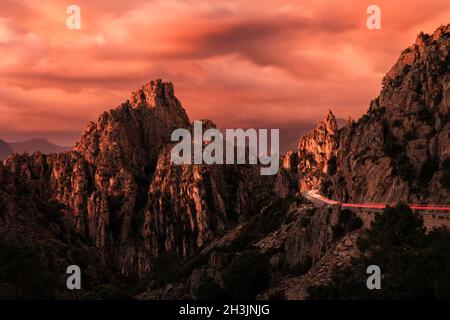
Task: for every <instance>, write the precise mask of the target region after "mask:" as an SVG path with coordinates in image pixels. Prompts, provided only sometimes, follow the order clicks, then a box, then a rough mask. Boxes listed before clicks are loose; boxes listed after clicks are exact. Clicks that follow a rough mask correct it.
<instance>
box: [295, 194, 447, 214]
mask: <svg viewBox="0 0 450 320" xmlns="http://www.w3.org/2000/svg"><path fill="white" fill-rule="evenodd" d="M304 194H305V196H306V198H307V199H308V200H309V201H311V202H313V203H315V204H317V205H332V206H334V205H340V206H342V207H343V208H358V209H372V210H383V209H384V208H386V206H388V205H389V206H393V205H395V204H389V203H345V202H339V201H335V200H331V199H328V198H326V197H324V196H322V195H320V194H319V190H309V191H306V192H305V193H304ZM408 205H409V206H410V208H411V209H413V210H419V211H421V212H418V213H419V214H437V212H435V213H433V211H438V213H439V214H450V206H449V205H436V204H408Z"/></svg>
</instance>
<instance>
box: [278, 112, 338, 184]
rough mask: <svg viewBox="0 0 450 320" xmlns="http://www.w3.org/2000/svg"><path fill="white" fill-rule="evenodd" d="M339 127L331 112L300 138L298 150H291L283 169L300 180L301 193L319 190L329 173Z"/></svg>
mask: <svg viewBox="0 0 450 320" xmlns="http://www.w3.org/2000/svg"><path fill="white" fill-rule="evenodd" d="M337 137H338V125H337V122H336V118H335V117H334V115H333V113H332V112H331V111H329V112H328V114H327V115H326V117H325V119H324V120H323V121H321V122H320V123H319V125H318V126H317V128H316V129H314V131H312V132H311V133H308V134H307V135H305V136H303V137H302V138H300V141H299V143H298V145H297V149H296V150H290V151H288V152H287V153H286V155H285V157H284V159H283V165H282V167H283V168H284V169H285V170H287V171H291V172H292V171H293V172H294V173H295V174H297V175H298V178H299V191H305V190H310V189H317V188H318V187H319V186H320V184H321V182H322V180H323V178H324V177H325V176H326V175H327V173H328V161H329V160H330V158H331V157H332V156H334V155H335V152H336V149H337V145H338V144H337Z"/></svg>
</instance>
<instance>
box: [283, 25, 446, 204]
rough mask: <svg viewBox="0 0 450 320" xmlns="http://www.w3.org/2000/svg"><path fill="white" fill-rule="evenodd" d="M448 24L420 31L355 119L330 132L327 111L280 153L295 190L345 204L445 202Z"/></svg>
mask: <svg viewBox="0 0 450 320" xmlns="http://www.w3.org/2000/svg"><path fill="white" fill-rule="evenodd" d="M449 50H450V26H448V25H447V26H442V27H440V28H438V29H437V30H436V31H435V32H434V33H433V34H432V35H426V34H423V33H421V34H420V35H419V36H418V37H417V40H416V43H415V44H414V45H412V46H411V47H409V48H407V49H406V50H404V51H403V52H402V54H401V55H400V58H399V60H398V61H397V63H396V64H395V65H394V66H393V67H392V69H391V70H390V71H389V72H388V73H387V75H386V76H385V78H384V80H383V88H382V90H381V93H380V96H379V97H377V98H376V99H375V100H374V101H372V102H371V104H370V108H369V111H368V112H367V114H365V115H364V116H363V117H362V118H361V119H359V120H358V121H356V122H355V121H352V122H350V123H349V124H347V125H346V126H344V127H343V128H341V129H339V130H337V127H336V125H335V119H334V116H333V115H332V114H331V113H329V114H328V115H327V116H326V119H325V120H324V121H323V122H322V123H321V124H320V125H319V126H318V128H317V129H316V130H315V131H314V132H313V133H310V134H308V135H306V136H304V137H303V138H301V140H300V142H299V145H298V148H297V149H296V150H295V151H290V152H288V153H287V155H286V157H285V159H284V163H283V166H284V168H286V169H287V170H291V171H292V170H294V171H296V172H298V174H299V179H300V190H301V191H303V190H306V189H312V188H318V187H321V190H322V191H323V193H325V194H327V195H328V196H330V197H332V198H334V199H337V200H343V201H348V202H359V203H364V202H366V203H367V202H388V203H389V202H396V201H400V200H403V201H407V202H408V203H415V202H424V203H448V200H449V192H448V189H447V188H446V187H445V186H444V185H445V183H442V180H443V179H445V177H444V174H445V170H447V169H448V168H447V167H446V166H447V165H446V159H448V158H449V156H450V123H449V120H450V74H449V68H450V57H449Z"/></svg>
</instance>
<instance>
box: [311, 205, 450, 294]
mask: <svg viewBox="0 0 450 320" xmlns="http://www.w3.org/2000/svg"><path fill="white" fill-rule="evenodd" d="M448 243H450V231H449V230H447V229H445V228H441V229H434V230H432V231H431V232H429V233H426V232H425V228H424V226H423V220H422V218H421V217H420V216H418V215H417V214H415V213H413V212H412V211H411V209H410V208H409V207H408V206H406V205H402V204H399V205H397V206H396V207H395V208H389V207H388V208H386V209H385V210H384V211H383V213H382V214H377V215H376V217H375V220H374V222H373V223H372V228H371V229H370V230H369V231H368V232H367V234H366V235H365V236H364V237H362V238H360V239H359V241H358V247H359V248H360V250H362V254H361V255H360V256H359V257H357V258H355V259H354V260H352V262H351V264H350V266H349V267H346V268H344V269H335V275H334V277H333V279H332V281H331V282H330V283H328V284H326V285H321V286H313V287H311V288H310V289H309V290H308V291H309V294H310V295H309V299H320V300H323V299H390V300H393V299H402V300H404V299H427V300H428V299H446V300H448V299H450V273H449V272H448V270H450V246H448ZM369 265H377V266H379V267H380V269H381V271H382V275H383V277H382V284H381V290H368V289H367V287H366V280H367V273H366V269H367V267H368V266H369Z"/></svg>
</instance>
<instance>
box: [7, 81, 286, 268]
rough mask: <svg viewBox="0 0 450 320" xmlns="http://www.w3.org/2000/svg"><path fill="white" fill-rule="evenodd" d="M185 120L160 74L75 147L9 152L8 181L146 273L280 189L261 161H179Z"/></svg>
mask: <svg viewBox="0 0 450 320" xmlns="http://www.w3.org/2000/svg"><path fill="white" fill-rule="evenodd" d="M211 125H212V124H211ZM177 128H191V124H190V122H189V119H188V117H187V115H186V113H185V111H184V109H183V108H182V106H181V103H180V102H179V101H178V99H177V98H176V97H175V96H174V91H173V86H172V84H170V83H164V82H162V81H161V80H158V81H152V82H150V83H148V84H146V85H145V86H144V87H142V88H141V89H140V90H139V91H137V92H135V93H133V95H132V97H131V99H130V100H128V101H127V102H125V103H123V104H122V105H121V106H119V107H118V108H116V109H112V110H110V111H108V112H105V113H103V114H102V115H101V116H100V117H99V119H98V121H97V122H96V123H93V122H92V123H90V124H89V126H88V128H87V129H86V131H85V133H84V134H83V136H82V138H81V139H80V141H79V142H78V143H77V144H76V146H75V147H74V149H73V150H72V151H71V152H66V153H61V154H51V155H43V154H41V153H35V154H33V155H31V156H28V155H17V154H16V155H14V156H12V157H10V158H8V159H7V160H6V161H5V165H4V166H5V169H4V171H5V172H6V173H5V174H6V176H5V177H6V178H4V179H5V180H6V184H7V185H8V188H10V189H11V190H13V192H16V193H23V192H26V193H28V194H31V195H32V197H33V198H35V199H38V200H39V201H44V202H45V201H55V202H57V203H59V204H62V205H63V208H62V211H63V212H64V214H65V216H66V218H67V219H69V220H70V221H71V223H72V225H73V226H74V227H75V230H76V231H77V232H78V233H80V234H81V235H83V236H86V237H87V238H88V239H90V241H92V243H93V244H94V245H95V247H97V248H99V249H100V250H101V251H102V252H103V253H104V255H105V257H106V258H107V259H110V260H111V261H112V263H113V264H114V266H115V267H117V268H119V269H120V270H121V272H122V274H124V275H126V276H130V277H143V276H145V275H147V274H148V273H149V272H151V268H152V259H153V258H155V257H158V256H160V255H173V256H175V257H188V256H190V255H193V254H194V253H195V252H196V250H197V249H198V248H200V247H202V246H204V245H205V243H207V242H209V241H211V240H213V239H214V238H216V237H218V236H220V235H222V234H223V233H225V232H226V231H227V230H228V229H229V228H230V227H232V226H235V225H236V224H238V223H239V221H242V220H243V219H245V218H246V217H248V216H250V215H252V214H254V213H255V212H257V211H258V208H259V205H260V204H259V202H261V201H262V199H264V198H266V197H269V196H272V195H273V194H274V192H275V191H276V190H275V189H276V188H275V187H273V183H272V182H271V181H273V179H267V180H269V181H267V180H265V181H264V182H263V181H262V180H261V179H262V178H261V177H260V175H259V171H258V170H259V169H258V168H256V167H255V166H231V165H227V166H207V165H192V166H191V165H183V166H178V165H173V164H172V163H171V161H170V151H171V147H172V144H171V141H170V135H171V133H172V131H173V130H174V129H177ZM2 170H3V167H2ZM0 179H1V178H0ZM278 189H280V187H279V188H278ZM255 193H256V194H255Z"/></svg>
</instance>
